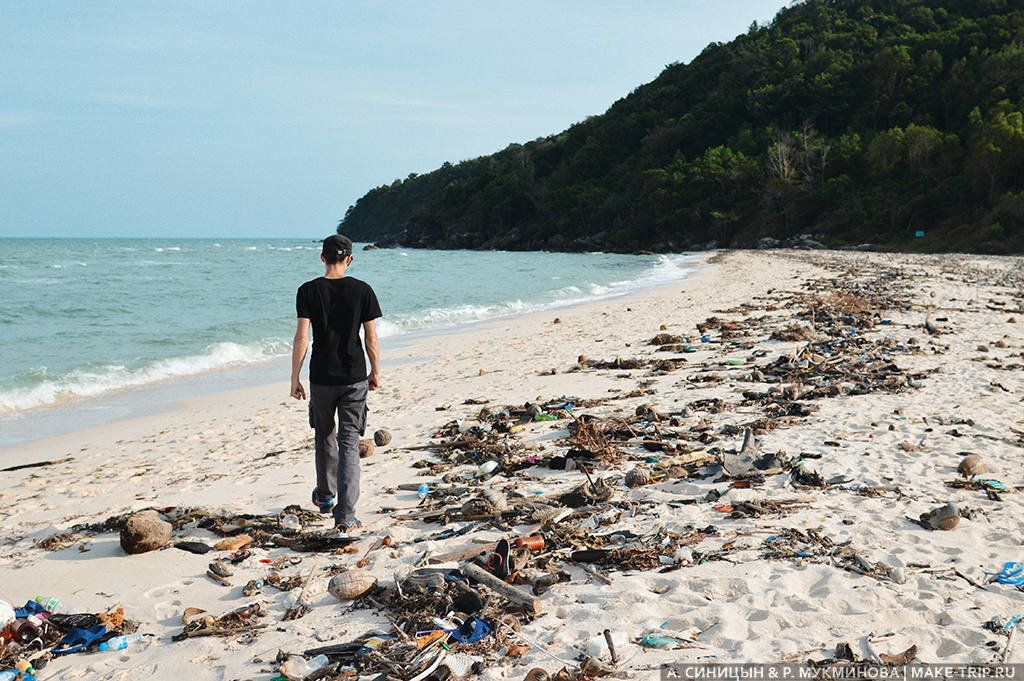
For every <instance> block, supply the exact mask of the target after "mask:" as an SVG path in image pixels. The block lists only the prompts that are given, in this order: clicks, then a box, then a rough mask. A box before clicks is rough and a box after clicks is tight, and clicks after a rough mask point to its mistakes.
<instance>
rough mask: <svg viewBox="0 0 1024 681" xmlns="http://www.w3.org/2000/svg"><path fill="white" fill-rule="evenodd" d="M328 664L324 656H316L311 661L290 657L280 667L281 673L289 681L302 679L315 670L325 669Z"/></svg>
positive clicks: (299, 657)
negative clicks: (290, 680) (289, 680)
mask: <svg viewBox="0 0 1024 681" xmlns="http://www.w3.org/2000/svg"><path fill="white" fill-rule="evenodd" d="M329 662H330V660H329V659H327V656H326V655H317V656H316V657H314V658H313V659H311V660H307V659H305V658H304V657H301V656H299V655H292V656H290V657H289V658H288V659H287V660H285V661H284V663H283V664H282V665H281V673H282V674H284V675H285V676H286V677H287V678H289V679H304V678H306V677H307V676H309V675H310V674H312V673H313V672H315V671H316V670H317V669H320V668H322V667H326V666H327V665H328V663H329Z"/></svg>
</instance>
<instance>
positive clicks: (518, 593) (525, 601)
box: [459, 563, 543, 615]
mask: <svg viewBox="0 0 1024 681" xmlns="http://www.w3.org/2000/svg"><path fill="white" fill-rule="evenodd" d="M459 569H460V570H461V571H462V574H464V575H466V576H467V577H469V578H470V579H475V580H476V581H477V582H479V583H480V584H481V585H483V586H485V587H487V588H488V589H490V590H491V591H493V592H495V593H496V594H498V595H499V596H503V597H504V598H506V599H508V600H509V601H510V602H512V603H514V604H516V605H518V606H520V607H521V608H522V609H523V610H525V611H526V612H527V614H529V615H539V614H540V613H541V611H542V610H543V606H542V605H541V602H540V599H539V598H534V596H533V594H531V593H528V592H526V591H523V590H522V589H520V588H518V587H515V586H512V585H511V584H506V583H505V582H503V581H501V580H500V579H498V578H497V577H495V576H494V575H492V574H491V573H490V572H488V571H487V570H484V569H483V568H482V567H480V566H479V565H474V564H473V563H466V564H465V565H463V566H462V567H461V568H459Z"/></svg>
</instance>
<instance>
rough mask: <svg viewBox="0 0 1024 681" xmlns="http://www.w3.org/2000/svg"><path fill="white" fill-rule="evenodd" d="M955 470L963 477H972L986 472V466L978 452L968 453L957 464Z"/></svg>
mask: <svg viewBox="0 0 1024 681" xmlns="http://www.w3.org/2000/svg"><path fill="white" fill-rule="evenodd" d="M956 471H957V473H959V474H960V475H962V476H964V477H965V478H973V477H974V476H975V475H981V474H982V473H987V472H988V466H987V465H985V460H984V459H982V458H981V456H980V455H979V454H968V455H967V456H965V457H964V458H963V460H962V461H961V462H960V465H959V466H957V468H956Z"/></svg>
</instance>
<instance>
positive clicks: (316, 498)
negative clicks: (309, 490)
mask: <svg viewBox="0 0 1024 681" xmlns="http://www.w3.org/2000/svg"><path fill="white" fill-rule="evenodd" d="M313 505H314V506H316V507H317V509H319V511H320V512H321V513H330V512H331V511H332V510H333V509H334V497H327V498H324V497H322V496H320V495H319V494H317V491H316V489H315V488H314V489H313Z"/></svg>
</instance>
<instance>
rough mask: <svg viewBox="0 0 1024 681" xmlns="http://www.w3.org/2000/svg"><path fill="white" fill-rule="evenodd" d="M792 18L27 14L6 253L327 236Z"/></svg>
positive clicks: (18, 53) (228, 8)
mask: <svg viewBox="0 0 1024 681" xmlns="http://www.w3.org/2000/svg"><path fill="white" fill-rule="evenodd" d="M786 4H788V3H786V2H782V1H780V0H651V1H648V2H645V1H642V0H571V1H570V0H566V1H559V0H517V1H516V2H502V3H498V2H490V1H487V0H434V1H426V0H419V1H413V0H351V1H350V0H334V1H329V2H328V1H322V2H319V1H308V0H294V1H291V2H281V1H280V0H254V1H251V2H244V3H242V2H223V1H219V0H195V1H190V0H175V1H174V2H167V0H159V1H152V0H132V2H114V1H113V0H111V1H108V2H98V1H92V0H82V1H77V0H76V1H74V2H68V1H66V0H64V1H61V2H56V1H49V0H8V1H6V2H4V5H3V10H2V12H0V237H59V236H69V237H246V236H250V237H260V238H271V237H302V238H308V237H317V236H322V235H323V234H329V233H331V232H332V231H333V230H334V228H335V227H336V225H337V223H338V221H339V220H340V219H341V218H342V217H343V216H344V214H345V211H346V210H347V208H348V207H349V206H350V205H352V204H353V203H355V202H356V200H357V199H358V198H359V197H360V196H362V195H363V194H365V193H366V192H367V191H368V190H370V189H372V188H373V187H376V186H380V185H382V184H390V183H391V182H393V181H394V180H395V179H396V178H405V177H407V176H408V175H409V174H410V173H424V172H429V171H431V170H433V169H435V168H437V167H439V166H440V165H441V164H442V163H444V162H445V161H449V162H452V163H457V162H458V161H462V160H465V159H469V158H475V157H477V156H482V155H486V154H490V153H492V152H495V151H498V150H500V149H503V148H504V147H506V146H508V145H509V144H510V143H513V142H520V143H521V142H527V141H530V140H533V139H536V138H538V137H544V136H547V135H552V134H556V133H558V132H560V131H562V130H564V129H566V128H568V127H569V126H570V125H572V124H573V123H576V122H579V121H581V120H583V119H585V118H586V117H587V116H591V115H597V114H601V113H603V112H604V111H606V110H607V109H608V107H609V106H610V105H611V104H612V103H613V102H614V101H615V100H617V99H619V98H621V97H623V96H625V95H627V94H628V93H629V92H630V91H631V90H633V89H634V88H636V87H637V86H639V85H641V84H643V83H646V82H649V81H651V80H653V79H654V78H655V77H657V75H658V74H659V73H660V72H661V71H662V70H663V69H664V68H665V66H666V65H668V64H670V63H673V62H689V61H690V60H692V59H693V58H694V57H695V56H697V55H698V54H699V53H700V51H701V50H702V49H703V48H704V47H705V46H706V45H707V44H708V43H710V42H728V41H729V40H731V39H732V38H734V37H735V36H736V35H738V34H740V33H743V32H745V31H746V30H747V28H748V27H749V26H750V24H751V22H752V21H757V22H758V23H759V24H766V23H768V22H770V21H771V19H772V17H773V16H774V15H775V13H776V12H777V11H778V10H779V9H781V8H782V7H784V6H785V5H786Z"/></svg>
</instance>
